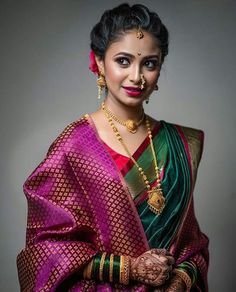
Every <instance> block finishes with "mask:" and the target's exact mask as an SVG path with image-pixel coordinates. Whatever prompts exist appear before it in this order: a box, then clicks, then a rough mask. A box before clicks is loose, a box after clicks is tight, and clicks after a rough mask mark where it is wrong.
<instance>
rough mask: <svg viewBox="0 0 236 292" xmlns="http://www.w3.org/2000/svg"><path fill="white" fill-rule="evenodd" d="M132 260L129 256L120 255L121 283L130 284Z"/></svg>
mask: <svg viewBox="0 0 236 292" xmlns="http://www.w3.org/2000/svg"><path fill="white" fill-rule="evenodd" d="M129 271H130V261H129V257H127V256H120V283H121V284H124V285H128V284H129Z"/></svg>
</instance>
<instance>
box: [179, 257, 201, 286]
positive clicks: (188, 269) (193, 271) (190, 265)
mask: <svg viewBox="0 0 236 292" xmlns="http://www.w3.org/2000/svg"><path fill="white" fill-rule="evenodd" d="M176 268H177V269H178V270H181V271H183V272H185V273H187V274H188V276H189V277H190V279H191V281H192V286H194V284H195V283H196V280H197V267H196V265H195V263H194V262H192V261H184V262H182V263H181V264H179V265H178V266H177V267H176Z"/></svg>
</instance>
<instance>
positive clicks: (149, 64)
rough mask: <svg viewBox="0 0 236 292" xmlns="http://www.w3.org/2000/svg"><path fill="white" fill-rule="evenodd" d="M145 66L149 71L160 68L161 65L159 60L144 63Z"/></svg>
mask: <svg viewBox="0 0 236 292" xmlns="http://www.w3.org/2000/svg"><path fill="white" fill-rule="evenodd" d="M144 65H145V66H146V67H147V68H148V69H155V68H156V67H158V65H159V63H158V61H157V60H148V61H146V62H145V63H144Z"/></svg>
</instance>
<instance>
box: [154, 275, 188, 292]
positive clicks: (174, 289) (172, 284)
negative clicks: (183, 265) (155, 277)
mask: <svg viewBox="0 0 236 292" xmlns="http://www.w3.org/2000/svg"><path fill="white" fill-rule="evenodd" d="M154 291H155V292H185V291H186V285H185V283H184V281H183V280H182V279H181V278H180V277H179V276H178V275H173V276H172V278H171V279H170V280H169V281H168V282H167V283H166V284H165V285H163V286H162V287H158V288H157V289H155V290H154Z"/></svg>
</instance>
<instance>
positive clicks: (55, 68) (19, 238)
mask: <svg viewBox="0 0 236 292" xmlns="http://www.w3.org/2000/svg"><path fill="white" fill-rule="evenodd" d="M123 2H124V1H109V0H99V1H91V0H86V1H79V0H66V1H59V0H57V1H56V0H50V1H45V0H40V1H36V0H28V1H26V0H21V1H17V0H15V1H10V0H9V1H6V0H1V1H0V39H1V42H0V98H1V107H0V111H1V113H0V119H1V120H0V121H1V124H0V125H1V136H0V137H1V143H0V150H1V160H0V167H1V169H0V170H1V183H0V191H1V193H0V195H1V197H0V206H1V212H0V219H1V221H0V222H1V223H0V226H1V233H0V234H1V237H0V250H1V253H0V263H1V268H0V269H1V272H0V290H1V291H19V284H18V278H17V270H16V256H17V254H18V253H19V252H20V250H21V249H23V247H24V245H25V226H26V216H27V205H26V199H25V197H24V195H23V191H22V184H23V182H24V181H25V179H26V178H27V177H28V176H29V175H30V173H31V172H32V171H33V170H34V169H35V167H36V166H37V165H38V164H39V163H40V162H41V161H42V159H43V158H44V156H45V154H46V151H47V149H48V147H49V146H50V144H51V143H52V141H53V140H54V139H55V138H56V137H57V135H58V134H59V133H60V132H61V131H62V130H63V129H64V127H65V126H66V125H67V124H69V123H70V122H72V121H74V120H76V119H78V118H79V117H80V116H81V115H83V114H84V113H89V112H92V111H94V110H95V109H96V108H97V107H98V106H99V102H98V101H97V99H96V96H97V88H96V81H95V77H94V76H93V75H92V73H91V72H90V71H89V70H88V64H89V59H88V55H89V51H90V49H89V34H90V30H91V28H92V26H93V25H94V24H95V23H96V22H97V21H98V20H99V18H100V16H101V14H102V12H103V11H104V10H105V9H108V8H112V7H114V6H115V5H117V4H120V3H123ZM129 3H131V4H133V3H143V4H145V5H147V6H148V7H150V9H153V10H155V11H157V12H158V14H159V15H160V17H161V19H162V21H163V22H164V23H165V24H166V26H167V28H168V29H169V32H170V53H169V55H168V57H167V59H166V61H165V63H164V66H163V68H162V72H161V77H160V80H159V91H158V92H155V93H154V94H153V95H152V97H151V99H150V103H149V105H147V106H145V109H146V112H147V113H149V114H151V115H153V116H154V117H155V118H156V119H164V120H166V121H169V122H175V123H178V124H182V125H186V126H190V127H195V128H200V129H203V130H204V131H205V148H204V153H203V159H202V161H201V164H200V167H199V174H198V180H197V184H196V188H195V193H194V196H195V210H196V215H197V218H198V220H199V223H200V226H201V229H202V231H203V232H204V233H206V234H207V235H208V236H209V238H210V269H209V286H210V291H212V292H222V291H224V292H227V291H229V292H232V291H234V286H235V285H233V283H234V282H235V279H234V278H235V258H236V257H235V244H236V241H235V230H236V229H235V215H234V214H235V195H236V191H235V162H236V161H235V142H236V141H235V126H236V115H235V109H236V102H235V92H236V81H235V76H236V74H235V73H236V69H235V68H236V62H235V52H236V38H235V28H236V20H235V19H236V18H235V11H236V2H235V1H233V0H232V1H230V0H224V1H223V0H222V1H220V0H198V1H197V0H196V1H194V0H186V1H184V0H178V1H171V0H156V1H154V0H153V1H151V0H150V1H148V0H146V1H145V0H143V1H140V2H139V1H129Z"/></svg>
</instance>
